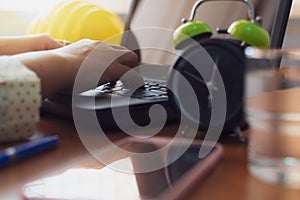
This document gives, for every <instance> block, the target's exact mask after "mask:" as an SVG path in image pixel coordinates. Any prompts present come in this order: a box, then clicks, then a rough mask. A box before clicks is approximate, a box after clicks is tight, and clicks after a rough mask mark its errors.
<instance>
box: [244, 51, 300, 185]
mask: <svg viewBox="0 0 300 200" xmlns="http://www.w3.org/2000/svg"><path fill="white" fill-rule="evenodd" d="M245 53H246V55H247V56H248V58H249V59H250V61H249V63H248V68H247V74H246V95H245V96H246V98H247V99H246V113H247V120H248V122H249V124H250V129H249V144H248V158H249V161H248V168H249V171H250V173H251V174H253V175H254V176H256V177H257V178H259V179H261V180H264V181H267V182H270V183H277V184H283V185H285V186H288V187H292V188H297V189H300V49H299V50H297V49H283V50H278V49H268V50H261V49H255V48H248V49H246V51H245Z"/></svg>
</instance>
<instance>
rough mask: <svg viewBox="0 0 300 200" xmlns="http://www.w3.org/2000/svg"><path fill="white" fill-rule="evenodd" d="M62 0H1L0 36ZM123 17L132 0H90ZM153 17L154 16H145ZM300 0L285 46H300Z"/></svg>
mask: <svg viewBox="0 0 300 200" xmlns="http://www.w3.org/2000/svg"><path fill="white" fill-rule="evenodd" d="M60 1H62V0H43V1H41V0H1V1H0V27H1V30H0V36H7V35H22V34H25V33H26V30H27V27H28V26H29V24H30V23H31V22H32V20H33V19H34V18H35V17H36V16H37V15H38V14H40V13H42V12H45V11H46V10H47V9H48V8H49V7H51V6H52V5H54V4H56V3H58V2H60ZM89 1H91V2H93V3H96V4H99V5H100V6H102V7H103V8H105V9H107V10H109V11H112V12H114V13H116V14H118V15H120V16H121V18H122V17H124V15H125V14H126V13H127V12H128V8H129V5H130V2H131V0H89ZM145 17H149V18H151V17H152V16H145ZM299 35H300V0H294V1H293V6H292V11H291V16H290V20H289V24H288V27H287V33H286V38H285V40H284V47H287V48H293V47H298V48H299V47H300V37H299Z"/></svg>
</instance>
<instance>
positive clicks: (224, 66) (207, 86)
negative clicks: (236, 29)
mask: <svg viewBox="0 0 300 200" xmlns="http://www.w3.org/2000/svg"><path fill="white" fill-rule="evenodd" d="M200 44H201V45H202V47H203V48H204V50H205V51H206V55H207V53H208V54H209V56H210V58H211V59H210V60H211V62H208V61H207V59H204V57H203V49H201V48H199V47H196V46H193V47H190V48H187V49H186V50H185V51H184V52H183V54H182V57H180V58H178V60H177V61H176V62H175V64H174V66H173V69H174V70H176V71H177V72H179V73H180V74H182V75H183V77H184V78H185V79H186V80H188V82H189V84H190V85H191V86H192V88H193V90H194V91H193V92H195V94H196V96H197V102H196V103H198V106H199V113H198V115H197V113H195V112H196V111H195V110H193V106H191V105H192V103H195V102H192V100H190V101H189V96H192V94H189V92H188V91H187V90H186V88H185V87H183V86H182V84H181V82H182V80H180V79H181V78H180V77H178V76H175V75H174V74H172V73H171V74H170V77H169V81H168V84H169V87H170V88H171V89H172V91H175V93H176V95H177V97H184V98H176V97H175V95H174V94H173V93H170V95H169V96H170V101H171V103H172V104H173V105H175V107H176V108H177V109H178V110H179V111H180V112H181V113H182V116H184V117H185V118H186V120H188V121H189V122H191V123H197V122H198V123H199V128H200V129H207V128H208V126H209V124H210V119H211V114H212V100H213V98H218V93H219V92H220V87H224V88H225V93H226V100H225V101H224V102H223V103H218V104H217V106H223V107H224V106H226V117H225V124H224V128H225V129H227V128H229V129H230V128H235V127H234V126H237V124H238V123H239V122H240V120H241V118H242V117H243V100H244V71H245V59H244V54H243V49H242V47H241V46H240V44H238V43H235V42H233V41H228V40H221V39H206V40H202V41H201V42H200ZM190 60H195V62H193V64H191V62H189V61H190ZM199 71H200V72H201V73H202V72H203V73H204V74H203V73H202V74H200V73H199ZM217 73H219V75H220V76H221V79H222V80H221V81H222V82H223V83H222V84H220V80H218V76H217ZM219 79H220V78H219ZM211 123H216V125H218V124H217V123H219V122H215V121H214V122H211ZM220 123H221V122H220Z"/></svg>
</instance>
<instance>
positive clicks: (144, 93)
mask: <svg viewBox="0 0 300 200" xmlns="http://www.w3.org/2000/svg"><path fill="white" fill-rule="evenodd" d="M120 1H122V0H120ZM195 2H196V1H194V0H188V1H186V0H164V1H161V0H132V1H131V2H130V3H128V13H127V15H126V16H123V17H124V19H125V31H126V34H123V38H122V45H123V46H126V47H128V48H129V49H133V50H135V51H136V50H137V51H136V53H137V54H138V55H139V57H140V60H141V63H144V65H145V67H143V68H142V69H143V70H141V71H140V73H141V75H142V77H143V78H144V80H145V88H144V89H143V90H139V91H137V92H135V93H133V95H132V96H131V98H130V101H129V105H128V99H127V98H128V97H126V95H127V94H128V91H127V89H126V88H123V85H122V83H121V82H120V81H118V82H117V83H116V84H110V83H106V84H104V85H101V86H99V87H97V88H95V89H91V90H89V91H86V92H84V93H82V94H80V95H83V96H85V97H86V96H90V97H92V98H95V102H94V103H91V102H90V101H84V99H85V98H83V100H82V101H78V102H76V104H73V109H76V110H80V112H82V114H83V115H85V114H91V113H96V115H97V118H98V121H99V124H100V125H101V127H102V128H103V129H108V130H112V129H118V125H117V123H116V121H115V120H114V117H113V113H112V109H114V110H116V111H117V112H118V110H119V111H120V114H122V109H124V108H125V107H128V106H129V111H130V116H126V115H124V117H131V118H132V120H133V121H134V123H136V124H137V125H139V126H146V125H148V124H149V123H150V122H151V123H160V122H159V121H155V120H156V119H150V117H149V109H150V108H151V106H153V105H155V104H159V105H162V106H163V107H164V108H165V111H166V113H167V122H168V123H170V122H174V121H177V120H178V114H177V113H176V111H174V109H173V107H172V106H171V105H170V104H169V101H168V96H167V88H166V81H167V78H168V71H169V69H170V67H171V66H172V63H173V62H174V59H176V55H174V54H172V53H170V52H174V48H173V46H172V38H171V37H170V35H169V36H167V35H168V33H166V35H165V36H164V35H161V34H160V31H158V32H155V31H154V32H151V31H153V30H156V29H159V28H160V29H161V30H175V29H176V28H177V27H178V26H179V25H180V24H181V19H182V18H183V17H186V18H188V17H189V15H190V11H191V8H192V6H193V4H194V3H195ZM251 2H252V3H253V5H254V7H255V8H256V9H255V11H256V16H261V17H262V19H263V21H262V26H263V27H264V28H266V29H267V30H268V31H269V33H270V36H271V44H270V47H272V48H280V47H281V45H282V43H283V39H284V35H285V29H286V25H287V21H288V18H289V13H290V8H291V4H292V0H264V1H260V0H252V1H251ZM202 5H203V6H202ZM202 5H201V6H200V7H199V9H198V10H197V13H196V19H199V20H201V21H204V22H206V23H207V24H209V26H210V27H211V28H212V30H216V28H227V27H228V26H229V25H230V24H231V23H232V22H233V21H235V20H238V19H242V18H243V19H247V16H248V15H247V7H246V6H245V4H243V3H241V2H238V1H216V2H208V3H204V4H202ZM233 8H235V9H233ZM215 13H218V15H216V14H215ZM216 16H217V17H216ZM153 27H154V28H153ZM143 30H146V32H143ZM163 32H164V31H163ZM166 32H168V31H166ZM213 37H227V36H224V34H223V35H218V33H217V32H214V33H213ZM149 46H150V47H157V48H156V49H154V48H147V47H149ZM162 48H163V50H162ZM168 50H170V51H168ZM126 91H127V93H126ZM130 94H131V93H130ZM124 97H125V98H124ZM112 98H114V99H117V101H115V102H114V107H112V104H111V99H112ZM42 111H45V112H48V113H52V114H55V115H58V116H63V117H67V118H69V119H72V100H71V96H66V95H55V96H53V97H50V98H47V99H45V101H44V102H43V106H42ZM83 118H84V117H83ZM151 120H152V121H151Z"/></svg>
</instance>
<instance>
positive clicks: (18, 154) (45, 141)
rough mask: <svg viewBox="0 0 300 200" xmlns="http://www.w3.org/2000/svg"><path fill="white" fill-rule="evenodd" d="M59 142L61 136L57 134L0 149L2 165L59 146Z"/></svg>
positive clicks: (0, 162) (0, 164)
mask: <svg viewBox="0 0 300 200" xmlns="http://www.w3.org/2000/svg"><path fill="white" fill-rule="evenodd" d="M58 142H59V137H58V136H56V135H55V136H49V137H44V138H40V139H36V140H33V141H30V142H28V143H26V144H21V145H19V146H16V147H9V148H7V149H5V150H3V151H0V167H1V166H5V165H7V164H9V163H11V162H14V161H17V160H22V159H25V158H28V157H31V156H33V155H35V154H37V153H40V152H43V151H45V150H48V149H51V148H53V147H55V146H57V144H58Z"/></svg>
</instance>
